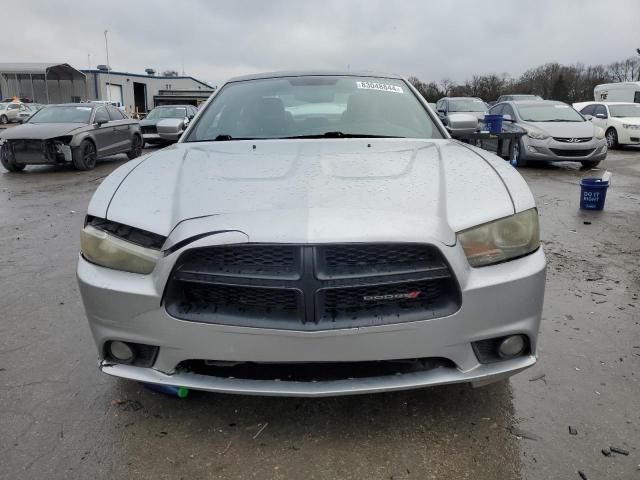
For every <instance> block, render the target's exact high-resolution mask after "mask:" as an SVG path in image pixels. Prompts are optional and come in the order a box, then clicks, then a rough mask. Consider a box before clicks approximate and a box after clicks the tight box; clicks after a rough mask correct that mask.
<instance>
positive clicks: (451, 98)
mask: <svg viewBox="0 0 640 480" xmlns="http://www.w3.org/2000/svg"><path fill="white" fill-rule="evenodd" d="M444 98H446V99H447V100H468V99H469V98H470V99H472V100H480V101H482V99H481V98H480V97H444Z"/></svg>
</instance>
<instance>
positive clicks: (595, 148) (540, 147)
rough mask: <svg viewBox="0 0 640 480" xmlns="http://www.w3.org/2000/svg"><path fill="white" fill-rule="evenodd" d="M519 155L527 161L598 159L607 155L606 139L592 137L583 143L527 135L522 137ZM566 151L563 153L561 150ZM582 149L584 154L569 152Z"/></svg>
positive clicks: (602, 158)
mask: <svg viewBox="0 0 640 480" xmlns="http://www.w3.org/2000/svg"><path fill="white" fill-rule="evenodd" d="M521 142H522V145H521V149H520V157H521V158H522V159H523V160H529V161H532V160H533V161H535V160H540V161H547V162H549V161H551V162H581V161H600V160H604V159H605V157H606V156H607V141H606V140H605V139H601V140H596V139H592V140H590V141H589V142H584V143H565V142H558V141H557V140H554V139H553V138H547V139H545V140H536V139H534V138H531V137H529V136H527V135H524V136H523V137H522V140H521ZM563 150H564V151H567V154H563V153H562V151H563ZM578 151H584V152H585V155H575V154H570V153H572V152H578Z"/></svg>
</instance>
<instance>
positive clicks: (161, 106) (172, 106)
mask: <svg viewBox="0 0 640 480" xmlns="http://www.w3.org/2000/svg"><path fill="white" fill-rule="evenodd" d="M176 107H180V108H183V107H193V105H191V104H187V103H185V104H184V105H158V106H157V107H153V108H152V110H155V109H156V108H176Z"/></svg>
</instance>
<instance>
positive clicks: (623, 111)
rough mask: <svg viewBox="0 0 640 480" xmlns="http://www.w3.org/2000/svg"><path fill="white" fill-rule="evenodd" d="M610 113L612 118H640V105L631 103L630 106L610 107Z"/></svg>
mask: <svg viewBox="0 0 640 480" xmlns="http://www.w3.org/2000/svg"><path fill="white" fill-rule="evenodd" d="M609 112H610V113H611V116H612V117H617V118H622V117H638V118H640V104H638V103H630V104H628V105H609Z"/></svg>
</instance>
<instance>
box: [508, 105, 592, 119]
mask: <svg viewBox="0 0 640 480" xmlns="http://www.w3.org/2000/svg"><path fill="white" fill-rule="evenodd" d="M516 108H517V109H518V112H519V113H520V116H521V117H522V120H524V121H525V122H584V121H586V120H585V119H584V118H583V117H582V116H581V115H580V114H579V113H578V112H576V111H575V110H574V109H573V108H571V107H570V106H569V105H564V104H546V103H542V104H538V105H518V106H517V107H516Z"/></svg>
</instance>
